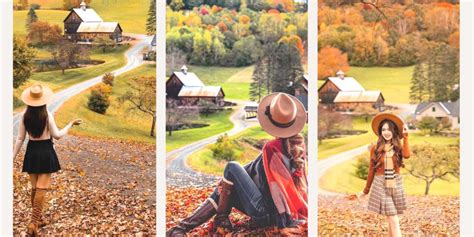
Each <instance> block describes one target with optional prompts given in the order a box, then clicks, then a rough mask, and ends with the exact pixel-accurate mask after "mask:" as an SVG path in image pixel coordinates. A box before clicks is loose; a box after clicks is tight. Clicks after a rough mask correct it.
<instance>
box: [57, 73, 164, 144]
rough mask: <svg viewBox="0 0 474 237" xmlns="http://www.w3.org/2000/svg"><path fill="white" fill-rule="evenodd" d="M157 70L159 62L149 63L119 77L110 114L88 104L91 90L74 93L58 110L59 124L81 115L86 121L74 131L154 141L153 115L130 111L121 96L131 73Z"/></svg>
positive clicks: (116, 79) (133, 74) (135, 75)
mask: <svg viewBox="0 0 474 237" xmlns="http://www.w3.org/2000/svg"><path fill="white" fill-rule="evenodd" d="M155 74H156V73H155V64H145V65H142V66H140V67H138V68H136V69H133V70H131V71H129V72H126V73H124V74H122V75H120V76H118V77H116V78H115V80H114V86H113V91H112V96H111V105H110V107H109V108H108V110H107V112H106V114H99V113H96V112H93V111H91V110H89V109H88V108H87V101H88V97H89V94H90V91H89V90H87V91H85V92H83V93H81V94H79V95H77V96H75V97H73V98H72V99H70V100H69V101H67V102H66V103H64V105H63V106H62V107H61V108H60V110H59V111H58V112H57V113H56V120H57V122H58V126H61V127H62V126H64V125H65V124H66V123H68V122H69V121H71V120H72V119H75V118H80V119H83V120H84V123H83V124H82V125H81V126H77V127H74V129H73V130H72V131H73V133H74V134H78V135H83V136H90V137H105V138H116V139H123V140H132V141H139V142H147V143H154V142H155V138H154V137H150V136H149V133H150V127H151V117H150V116H148V115H145V114H143V113H141V112H138V111H128V107H127V106H123V105H121V104H119V103H118V101H117V98H118V97H119V96H120V95H122V94H124V93H125V91H126V89H127V88H128V85H127V80H128V79H129V78H130V77H138V76H155Z"/></svg>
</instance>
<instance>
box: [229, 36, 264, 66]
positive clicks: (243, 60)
mask: <svg viewBox="0 0 474 237" xmlns="http://www.w3.org/2000/svg"><path fill="white" fill-rule="evenodd" d="M261 53H262V51H261V45H260V42H259V41H258V40H257V39H256V38H255V36H247V37H244V38H242V39H240V40H238V41H237V42H235V44H234V47H233V48H232V52H231V57H232V58H233V65H234V66H237V67H241V66H248V65H251V64H253V63H255V61H256V60H257V59H258V58H259V57H260V55H261Z"/></svg>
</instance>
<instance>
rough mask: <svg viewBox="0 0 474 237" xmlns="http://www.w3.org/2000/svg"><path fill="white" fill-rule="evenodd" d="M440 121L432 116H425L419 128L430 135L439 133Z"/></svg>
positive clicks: (419, 122) (419, 123)
mask: <svg viewBox="0 0 474 237" xmlns="http://www.w3.org/2000/svg"><path fill="white" fill-rule="evenodd" d="M439 126H440V121H438V120H437V119H436V118H434V117H431V116H425V117H423V118H422V119H421V120H420V121H418V128H419V129H421V130H425V131H429V132H430V134H433V133H436V132H438V129H439Z"/></svg>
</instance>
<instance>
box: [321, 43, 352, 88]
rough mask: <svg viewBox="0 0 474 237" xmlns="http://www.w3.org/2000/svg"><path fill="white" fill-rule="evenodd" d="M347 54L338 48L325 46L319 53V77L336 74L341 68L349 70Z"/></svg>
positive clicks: (323, 77)
mask: <svg viewBox="0 0 474 237" xmlns="http://www.w3.org/2000/svg"><path fill="white" fill-rule="evenodd" d="M349 69H350V67H349V62H348V60H347V54H345V53H342V52H341V51H340V50H339V49H337V48H332V47H325V48H322V49H321V50H319V53H318V79H319V80H322V79H325V78H327V77H329V76H334V75H336V72H337V71H339V70H342V71H345V72H347V71H349Z"/></svg>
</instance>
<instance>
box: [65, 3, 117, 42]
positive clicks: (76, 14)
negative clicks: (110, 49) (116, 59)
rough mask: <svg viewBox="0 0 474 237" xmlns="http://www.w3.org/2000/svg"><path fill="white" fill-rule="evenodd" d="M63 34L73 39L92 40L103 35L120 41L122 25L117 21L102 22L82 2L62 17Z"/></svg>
mask: <svg viewBox="0 0 474 237" xmlns="http://www.w3.org/2000/svg"><path fill="white" fill-rule="evenodd" d="M63 22H64V36H65V37H66V38H67V39H69V40H73V41H83V42H92V41H93V39H94V38H97V37H101V36H105V37H109V38H110V39H112V40H114V41H115V42H121V41H122V27H121V26H120V24H119V23H118V22H104V21H103V20H102V18H101V17H100V16H99V15H98V14H97V13H96V12H95V11H94V10H93V9H90V8H87V5H86V3H85V2H82V3H81V5H80V8H73V9H71V11H70V12H69V14H68V15H67V16H66V18H65V19H64V21H63Z"/></svg>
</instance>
